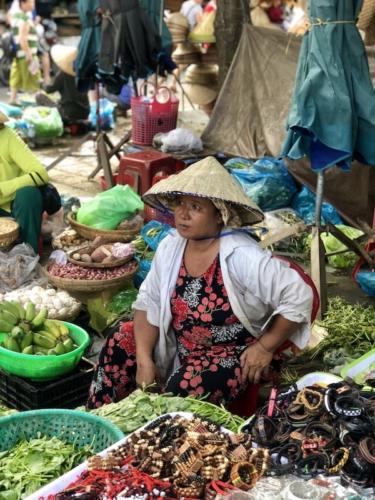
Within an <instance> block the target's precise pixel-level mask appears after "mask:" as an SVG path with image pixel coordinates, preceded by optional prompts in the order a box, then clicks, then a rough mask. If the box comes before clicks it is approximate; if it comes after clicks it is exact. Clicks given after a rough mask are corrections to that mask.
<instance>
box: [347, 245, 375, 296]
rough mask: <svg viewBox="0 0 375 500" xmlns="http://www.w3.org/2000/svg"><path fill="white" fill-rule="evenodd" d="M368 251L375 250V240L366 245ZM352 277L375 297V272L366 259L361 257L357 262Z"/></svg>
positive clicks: (369, 294) (366, 292) (366, 291)
mask: <svg viewBox="0 0 375 500" xmlns="http://www.w3.org/2000/svg"><path fill="white" fill-rule="evenodd" d="M365 250H366V252H371V251H373V250H375V241H369V242H368V243H367V245H366V246H365ZM352 278H353V279H354V280H355V281H356V282H357V283H358V284H359V286H360V287H361V289H362V290H363V291H364V292H365V294H366V295H368V296H369V297H375V272H374V271H371V270H370V269H369V267H368V264H367V263H366V262H365V259H364V258H363V257H361V258H360V259H359V260H358V262H357V263H356V265H355V267H354V269H353V273H352Z"/></svg>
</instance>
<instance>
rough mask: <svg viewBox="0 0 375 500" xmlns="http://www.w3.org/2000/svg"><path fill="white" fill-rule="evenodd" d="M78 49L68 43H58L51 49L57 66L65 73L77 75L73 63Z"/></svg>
mask: <svg viewBox="0 0 375 500" xmlns="http://www.w3.org/2000/svg"><path fill="white" fill-rule="evenodd" d="M77 54H78V49H77V48H76V47H67V46H66V45H62V44H56V45H54V46H53V47H52V49H51V57H52V60H53V62H54V63H55V64H56V66H57V67H58V68H59V69H61V71H63V72H64V73H67V74H68V75H70V76H75V71H74V67H73V63H74V61H75V60H76V58H77Z"/></svg>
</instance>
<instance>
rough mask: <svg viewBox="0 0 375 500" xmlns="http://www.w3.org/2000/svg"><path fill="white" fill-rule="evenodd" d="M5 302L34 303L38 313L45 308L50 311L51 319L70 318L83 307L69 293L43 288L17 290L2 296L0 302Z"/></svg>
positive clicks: (0, 295)
mask: <svg viewBox="0 0 375 500" xmlns="http://www.w3.org/2000/svg"><path fill="white" fill-rule="evenodd" d="M4 300H6V301H12V300H14V301H16V302H19V303H20V304H22V305H25V304H27V303H28V302H33V303H34V304H35V309H36V310H37V311H38V310H39V309H41V308H42V307H43V306H44V307H46V308H47V309H48V318H50V319H64V318H69V317H71V316H73V315H74V314H75V313H76V312H77V310H78V309H79V308H80V306H81V303H80V302H78V300H76V299H74V298H73V297H72V296H71V295H69V293H68V292H64V291H60V292H57V291H56V290H55V289H54V288H42V287H41V286H34V287H33V288H18V289H17V290H13V291H11V292H8V293H5V294H0V302H2V301H4Z"/></svg>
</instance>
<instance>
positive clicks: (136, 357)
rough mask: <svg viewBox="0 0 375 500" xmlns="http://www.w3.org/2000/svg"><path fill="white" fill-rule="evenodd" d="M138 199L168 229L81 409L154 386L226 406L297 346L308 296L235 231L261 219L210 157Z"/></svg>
mask: <svg viewBox="0 0 375 500" xmlns="http://www.w3.org/2000/svg"><path fill="white" fill-rule="evenodd" d="M144 201H145V202H146V203H148V204H150V205H151V206H154V207H159V208H160V207H167V208H170V209H172V210H174V214H175V222H176V229H177V231H176V232H173V233H171V234H170V235H168V236H167V237H166V238H165V239H164V240H163V241H162V242H161V244H160V245H159V248H158V250H157V252H156V254H155V257H154V260H153V263H152V267H151V270H150V273H149V274H148V276H147V278H146V279H145V281H144V282H143V284H142V286H141V288H140V290H139V295H138V297H137V300H136V301H135V303H134V304H133V309H134V311H135V315H134V325H133V324H132V323H123V324H122V325H121V327H120V331H118V332H116V333H114V334H112V335H110V336H109V337H108V338H107V340H106V343H105V345H104V347H103V349H102V351H101V353H100V357H99V364H98V366H97V368H96V371H95V375H94V379H93V382H92V386H91V389H90V395H89V401H88V407H90V408H94V407H99V406H101V405H102V404H105V403H110V402H112V401H118V400H120V399H122V398H123V397H125V396H126V395H127V394H128V393H129V392H130V391H132V390H133V389H134V388H135V387H136V385H143V384H146V385H147V384H152V383H153V382H155V381H157V382H158V383H159V384H160V387H161V389H162V390H165V391H167V392H172V393H174V394H176V395H181V396H187V395H193V394H194V395H200V396H201V395H203V394H205V395H209V400H211V401H212V402H215V403H224V404H226V403H228V402H229V401H231V400H232V399H234V398H235V397H236V396H237V395H238V394H239V392H240V391H242V390H244V389H245V388H246V386H247V385H248V384H253V383H258V382H259V381H260V380H261V379H262V377H263V376H264V375H267V372H268V371H269V369H270V365H271V363H272V362H273V360H275V359H276V358H278V357H280V354H281V352H282V351H284V350H285V349H288V348H290V347H297V348H303V347H304V346H305V345H306V344H307V341H308V338H309V326H310V325H309V323H310V316H311V308H312V298H313V294H312V290H311V288H310V287H309V286H308V285H306V284H305V282H304V281H303V279H302V278H301V277H300V275H299V274H298V273H297V272H296V271H294V270H292V269H290V268H289V267H288V265H287V264H286V263H284V262H283V261H280V260H278V259H275V258H273V257H272V255H271V253H270V252H268V251H263V250H262V249H261V248H260V247H259V246H258V244H257V243H256V241H255V240H254V239H253V238H251V236H249V235H248V233H247V232H246V231H245V230H241V229H239V228H240V226H250V225H252V224H255V223H257V222H260V221H261V220H262V219H263V214H262V213H261V211H260V209H259V208H258V207H257V206H256V205H255V204H254V203H253V202H252V201H251V200H250V199H249V198H248V197H247V196H246V195H245V194H244V192H243V190H242V188H241V186H240V185H239V184H238V183H237V182H236V181H235V180H234V179H233V178H232V177H231V176H230V174H229V173H228V172H227V171H226V170H225V169H224V168H223V167H222V166H221V165H220V163H218V162H217V161H216V160H215V159H214V158H206V159H204V160H202V161H200V162H198V163H196V164H194V165H192V166H190V167H189V168H187V169H186V170H184V171H183V172H181V173H180V174H178V175H176V176H171V177H169V178H168V179H165V180H163V181H160V182H159V183H157V184H155V185H154V186H153V187H152V188H151V189H150V190H149V191H148V192H147V193H145V195H144Z"/></svg>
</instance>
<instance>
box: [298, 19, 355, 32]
mask: <svg viewBox="0 0 375 500" xmlns="http://www.w3.org/2000/svg"><path fill="white" fill-rule="evenodd" d="M308 23H309V29H310V28H312V27H313V26H325V25H327V24H356V21H353V20H346V21H345V20H342V21H339V20H338V21H325V20H324V19H320V17H317V18H316V19H315V22H312V21H311V20H309V21H308Z"/></svg>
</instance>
